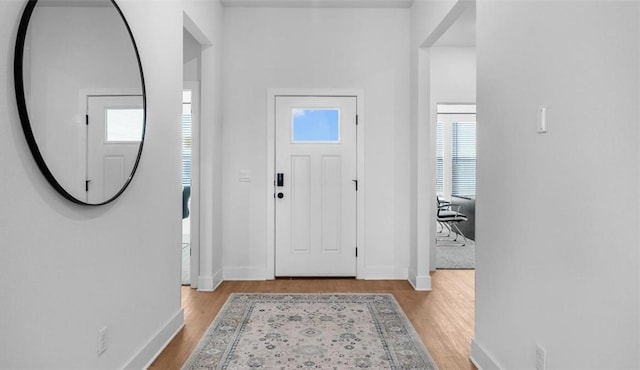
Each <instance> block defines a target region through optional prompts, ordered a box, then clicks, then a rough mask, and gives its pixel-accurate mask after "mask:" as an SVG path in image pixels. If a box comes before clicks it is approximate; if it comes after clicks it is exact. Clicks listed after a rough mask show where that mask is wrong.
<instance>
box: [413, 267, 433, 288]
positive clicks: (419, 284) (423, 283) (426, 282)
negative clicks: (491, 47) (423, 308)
mask: <svg viewBox="0 0 640 370" xmlns="http://www.w3.org/2000/svg"><path fill="white" fill-rule="evenodd" d="M408 280H409V284H411V286H412V287H413V289H415V290H418V291H430V290H431V276H430V275H426V276H425V275H420V276H418V275H416V273H415V272H413V271H411V272H410V273H409V279H408Z"/></svg>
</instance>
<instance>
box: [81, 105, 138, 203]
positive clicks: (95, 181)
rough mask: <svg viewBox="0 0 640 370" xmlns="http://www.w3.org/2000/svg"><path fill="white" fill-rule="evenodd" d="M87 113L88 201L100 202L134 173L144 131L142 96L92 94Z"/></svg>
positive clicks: (108, 197)
mask: <svg viewBox="0 0 640 370" xmlns="http://www.w3.org/2000/svg"><path fill="white" fill-rule="evenodd" d="M87 116H88V125H87V178H86V179H87V183H86V188H85V190H86V192H87V200H86V201H87V202H88V203H99V202H102V201H104V199H110V198H111V197H113V196H114V195H116V194H117V193H118V191H120V189H122V185H123V184H124V183H126V181H127V179H128V177H129V175H130V174H131V169H132V168H133V166H134V164H135V161H136V158H137V155H138V149H139V146H140V141H141V139H142V134H143V123H144V112H143V101H142V96H140V95H133V96H131V95H110V96H89V97H88V99H87Z"/></svg>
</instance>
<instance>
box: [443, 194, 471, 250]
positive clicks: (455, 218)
mask: <svg viewBox="0 0 640 370" xmlns="http://www.w3.org/2000/svg"><path fill="white" fill-rule="evenodd" d="M436 200H437V207H438V210H437V212H436V221H438V224H439V225H440V227H441V230H442V232H444V231H445V230H446V231H447V235H446V236H445V237H443V238H437V239H436V240H437V241H444V242H445V243H442V244H441V245H450V246H458V247H462V246H465V245H466V244H467V238H466V237H465V236H464V234H463V233H462V232H461V231H460V228H458V223H460V222H464V221H467V216H466V215H464V214H462V213H460V205H459V204H454V203H451V202H448V201H445V200H442V199H440V198H439V197H436ZM452 234H455V238H453V239H452V238H451V236H452ZM460 236H461V237H462V242H460V241H458V237H460Z"/></svg>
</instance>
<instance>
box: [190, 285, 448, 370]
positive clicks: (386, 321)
mask: <svg viewBox="0 0 640 370" xmlns="http://www.w3.org/2000/svg"><path fill="white" fill-rule="evenodd" d="M182 368H183V369H249V368H265V369H365V368H369V369H437V366H436V365H435V363H434V362H433V360H432V359H431V356H430V355H429V353H428V352H427V350H426V348H425V347H424V345H423V344H422V342H421V341H420V338H419V337H418V336H417V334H416V332H415V330H414V329H413V326H411V323H410V322H409V320H408V319H407V317H406V316H405V314H404V312H403V311H402V309H401V308H400V306H399V305H398V303H397V302H396V300H395V299H394V298H393V296H392V295H390V294H232V295H231V296H230V297H229V299H228V300H227V302H226V303H225V305H224V306H223V307H222V309H221V310H220V312H219V313H218V316H217V317H216V319H215V320H214V321H213V323H212V324H211V326H210V327H209V329H207V332H206V333H205V335H204V337H203V338H202V340H201V341H200V343H199V344H198V346H197V348H196V350H195V351H194V352H193V353H192V354H191V356H190V357H189V359H188V360H187V362H186V363H185V365H184V366H183V367H182Z"/></svg>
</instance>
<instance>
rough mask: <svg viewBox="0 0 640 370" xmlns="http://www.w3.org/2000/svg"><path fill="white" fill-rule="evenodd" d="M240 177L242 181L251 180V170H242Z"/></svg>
mask: <svg viewBox="0 0 640 370" xmlns="http://www.w3.org/2000/svg"><path fill="white" fill-rule="evenodd" d="M238 179H239V180H240V182H251V170H240V174H239V176H238Z"/></svg>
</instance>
